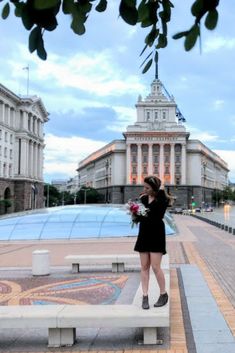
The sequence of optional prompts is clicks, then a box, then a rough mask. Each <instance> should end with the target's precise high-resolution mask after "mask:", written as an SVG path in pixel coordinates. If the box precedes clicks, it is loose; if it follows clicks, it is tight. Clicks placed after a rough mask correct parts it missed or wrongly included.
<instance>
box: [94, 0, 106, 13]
mask: <svg viewBox="0 0 235 353" xmlns="http://www.w3.org/2000/svg"><path fill="white" fill-rule="evenodd" d="M106 8H107V0H100V2H99V4H98V5H97V6H96V8H95V9H96V11H98V12H103V11H105V10H106Z"/></svg>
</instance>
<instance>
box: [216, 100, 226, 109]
mask: <svg viewBox="0 0 235 353" xmlns="http://www.w3.org/2000/svg"><path fill="white" fill-rule="evenodd" d="M224 103H225V101H224V100H223V99H217V100H215V101H214V102H213V107H214V109H215V110H220V109H222V108H223V106H224Z"/></svg>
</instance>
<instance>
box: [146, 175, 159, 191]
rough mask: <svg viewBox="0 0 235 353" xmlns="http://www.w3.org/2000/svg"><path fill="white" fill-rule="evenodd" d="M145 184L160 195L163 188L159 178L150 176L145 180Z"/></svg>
mask: <svg viewBox="0 0 235 353" xmlns="http://www.w3.org/2000/svg"><path fill="white" fill-rule="evenodd" d="M144 182H145V183H147V184H149V185H150V186H151V188H152V189H153V191H154V192H155V193H158V191H159V189H160V186H161V180H160V179H159V178H158V177H156V176H154V175H149V176H147V177H145V178H144Z"/></svg>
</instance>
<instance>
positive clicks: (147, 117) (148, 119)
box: [146, 112, 150, 121]
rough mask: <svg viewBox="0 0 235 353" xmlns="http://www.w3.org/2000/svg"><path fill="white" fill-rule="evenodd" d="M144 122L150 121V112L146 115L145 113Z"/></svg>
mask: <svg viewBox="0 0 235 353" xmlns="http://www.w3.org/2000/svg"><path fill="white" fill-rule="evenodd" d="M146 120H147V121H150V112H147V113H146Z"/></svg>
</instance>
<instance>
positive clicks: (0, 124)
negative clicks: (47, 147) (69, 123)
mask: <svg viewBox="0 0 235 353" xmlns="http://www.w3.org/2000/svg"><path fill="white" fill-rule="evenodd" d="M47 121H48V113H47V111H46V109H45V107H44V105H43V103H42V101H41V99H40V98H38V97H37V96H27V97H19V96H17V95H16V94H14V93H13V92H11V91H10V90H9V89H7V88H6V87H4V86H3V85H2V84H0V201H1V205H4V200H8V201H10V204H11V206H10V207H9V209H8V212H9V211H11V212H14V211H22V210H27V209H33V208H40V207H43V204H44V197H43V148H44V134H43V126H44V123H45V122H47ZM5 211H6V209H4V207H3V206H2V207H1V213H4V212H5Z"/></svg>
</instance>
